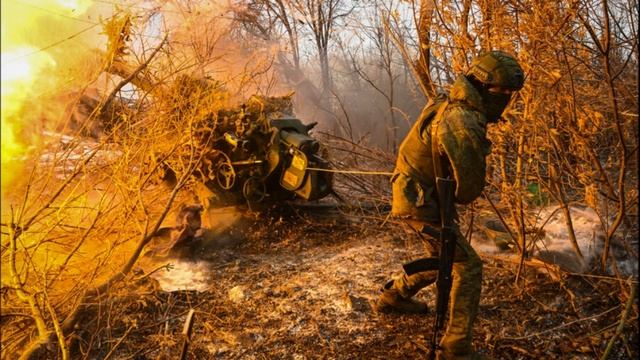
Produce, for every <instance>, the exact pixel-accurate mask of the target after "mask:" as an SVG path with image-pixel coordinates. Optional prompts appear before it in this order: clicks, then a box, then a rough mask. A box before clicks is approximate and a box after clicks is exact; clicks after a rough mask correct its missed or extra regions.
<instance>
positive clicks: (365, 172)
mask: <svg viewBox="0 0 640 360" xmlns="http://www.w3.org/2000/svg"><path fill="white" fill-rule="evenodd" d="M307 170H313V171H321V172H330V173H337V174H356V175H383V176H392V175H393V173H391V172H386V171H364V170H335V169H322V168H312V167H308V168H307Z"/></svg>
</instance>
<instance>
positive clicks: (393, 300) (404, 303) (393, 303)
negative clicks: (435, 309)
mask: <svg viewBox="0 0 640 360" xmlns="http://www.w3.org/2000/svg"><path fill="white" fill-rule="evenodd" d="M373 309H374V310H375V311H376V312H379V313H402V314H426V313H427V312H428V311H429V308H428V307H427V304H425V303H423V302H421V301H418V300H415V299H412V298H405V297H403V296H402V295H400V292H398V290H397V289H395V288H393V280H391V281H389V282H388V283H386V284H385V285H384V287H383V288H382V293H381V294H380V296H379V297H378V299H377V300H376V302H375V303H374V306H373Z"/></svg>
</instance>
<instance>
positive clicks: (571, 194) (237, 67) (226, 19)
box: [2, 0, 638, 356]
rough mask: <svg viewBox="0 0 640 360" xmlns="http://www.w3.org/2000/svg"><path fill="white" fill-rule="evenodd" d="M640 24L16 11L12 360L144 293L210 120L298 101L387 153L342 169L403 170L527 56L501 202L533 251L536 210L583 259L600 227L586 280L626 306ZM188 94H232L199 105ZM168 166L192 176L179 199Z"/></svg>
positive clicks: (408, 9)
mask: <svg viewBox="0 0 640 360" xmlns="http://www.w3.org/2000/svg"><path fill="white" fill-rule="evenodd" d="M15 14H20V16H14V15H15ZM637 24H638V2H637V1H634V0H629V1H623V0H616V1H607V0H601V1H590V0H574V1H528V0H523V1H512V0H477V1H476V0H462V1H428V0H425V1H378V0H369V1H347V0H254V1H241V0H239V1H217V2H212V1H180V0H176V1H129V2H124V1H123V2H117V1H103V0H95V1H89V0H87V1H84V0H78V1H62V0H59V1H57V0H46V1H40V2H35V1H28V0H7V1H3V2H2V265H3V266H2V299H3V315H2V329H3V340H2V341H3V347H2V351H3V355H5V354H13V353H14V352H18V351H23V350H24V349H27V351H26V353H33V352H37V351H41V347H42V346H43V344H45V345H46V346H53V345H52V344H55V343H57V344H58V345H57V346H59V350H60V354H62V355H63V356H64V355H65V354H68V351H69V349H68V348H67V344H66V342H65V341H62V340H60V339H65V338H67V337H68V335H69V334H70V333H71V332H72V330H73V329H74V326H77V323H78V321H79V318H81V315H82V314H84V313H85V312H86V311H88V309H89V308H90V306H89V305H87V304H89V303H100V301H101V299H103V298H104V297H105V296H112V294H110V292H107V290H108V289H114V288H116V284H119V283H126V282H127V281H132V280H131V276H132V275H131V272H132V270H133V269H134V268H135V266H136V263H137V261H138V258H139V256H140V254H141V253H142V252H143V249H144V248H145V246H146V245H147V244H148V243H149V242H150V241H152V238H153V235H154V234H155V233H156V231H157V230H158V229H159V228H160V227H161V225H162V224H163V222H164V221H165V218H166V217H167V214H169V213H170V212H171V211H172V209H173V208H174V207H175V203H176V202H177V201H178V200H179V199H181V197H185V196H186V195H184V194H185V193H186V192H187V190H188V189H190V188H192V187H193V186H194V185H193V182H192V179H191V175H192V173H193V171H194V170H195V169H196V168H197V166H198V164H199V161H200V160H202V156H203V155H202V153H201V152H200V151H199V150H198V149H197V147H193V146H191V147H185V144H187V145H188V144H193V141H194V140H193V137H192V136H191V131H190V130H191V129H194V128H197V127H198V126H199V125H201V123H199V121H200V119H201V118H202V116H203V114H206V113H207V112H211V111H215V110H218V109H223V108H225V107H229V106H234V105H237V104H240V103H242V102H243V101H246V100H247V98H248V97H249V96H251V95H252V94H261V95H265V96H283V95H285V94H289V93H290V92H292V91H293V92H295V93H294V95H293V100H294V104H295V113H296V115H297V116H298V117H299V118H301V119H303V120H304V121H305V122H307V123H308V122H312V121H318V122H319V123H320V125H319V131H318V133H317V134H318V136H321V137H322V138H323V139H325V140H326V141H328V142H330V141H339V142H342V144H343V145H345V146H348V147H349V148H350V149H351V150H352V152H354V154H358V151H359V150H358V149H363V148H366V149H375V151H374V153H375V154H376V157H375V158H373V159H369V160H367V159H366V158H363V157H360V158H358V156H356V155H354V156H353V158H348V156H345V157H344V158H336V162H337V163H340V164H349V165H353V166H356V167H360V168H363V167H365V168H366V167H371V166H378V170H384V169H381V168H380V167H383V168H385V169H386V170H391V169H392V167H393V161H394V159H395V155H396V153H397V149H398V146H399V143H400V142H401V140H402V138H403V136H404V135H405V134H406V133H407V131H408V129H409V128H410V127H411V125H412V123H413V121H414V120H415V118H416V117H417V115H418V114H419V113H420V111H421V109H422V107H423V106H424V105H425V103H426V102H427V101H428V100H429V99H431V98H433V97H434V96H435V95H436V94H437V93H439V92H446V91H447V89H448V87H449V86H450V84H451V83H452V82H453V81H454V80H455V78H456V77H457V76H458V74H460V73H463V72H464V71H465V70H466V69H467V68H468V66H469V63H470V61H471V59H472V58H473V57H474V56H476V55H477V54H479V53H480V52H481V51H482V50H486V49H499V50H503V51H506V52H509V53H512V54H515V55H516V57H517V58H518V61H519V62H520V64H521V65H522V67H523V69H524V71H525V74H526V81H525V87H524V88H523V89H522V90H521V91H519V92H518V93H517V94H516V96H515V98H514V99H513V101H512V102H511V104H510V106H509V107H508V110H507V111H506V113H505V115H504V120H505V121H503V122H501V123H500V124H497V125H495V126H492V127H491V129H490V134H489V136H490V140H491V141H492V143H493V152H492V154H491V155H490V157H489V161H488V164H489V173H488V182H489V186H488V188H487V190H486V191H485V194H489V195H488V196H487V197H489V198H492V199H494V201H495V202H496V203H498V204H499V205H500V206H501V208H504V209H505V210H506V211H505V217H506V218H507V222H508V223H509V224H510V228H511V232H512V233H511V236H512V237H513V238H514V239H515V241H516V242H517V244H519V245H518V248H519V249H521V248H525V249H526V248H527V246H528V245H527V244H529V243H530V242H531V241H532V240H531V239H532V238H533V239H534V240H533V242H535V234H533V233H532V228H533V227H534V226H533V225H532V224H533V222H534V221H533V220H532V215H530V214H531V212H532V211H534V210H535V209H537V208H539V207H540V206H543V205H549V204H554V205H557V211H558V212H559V213H561V214H562V216H563V217H562V218H563V221H564V224H565V225H566V229H567V237H568V239H567V241H568V242H569V244H570V246H571V248H572V249H573V251H574V252H575V255H576V256H577V257H578V258H580V259H583V258H585V254H583V253H582V252H583V251H584V250H583V249H581V248H580V246H579V245H578V239H576V236H575V231H574V229H573V222H572V212H571V208H572V206H581V207H588V208H590V209H592V210H593V211H595V213H596V214H597V217H598V219H599V222H600V224H599V226H600V227H601V230H602V236H601V237H599V238H598V239H596V240H597V242H596V243H595V245H594V246H596V247H597V248H598V251H597V254H598V256H597V257H596V258H593V259H590V263H589V264H587V265H588V267H589V269H590V272H592V273H593V274H599V275H602V276H613V277H615V278H617V279H624V280H625V281H622V280H621V281H619V282H618V283H616V286H618V287H619V288H618V292H617V295H618V296H619V297H620V301H621V302H622V303H625V302H626V300H627V299H629V298H633V296H634V295H633V294H634V291H635V290H634V289H635V285H634V284H636V283H637V275H636V276H635V277H633V279H632V280H629V281H626V279H627V278H628V276H629V275H628V274H627V273H626V272H624V271H621V270H620V268H619V266H618V262H617V260H616V257H614V256H612V253H613V252H614V250H615V251H617V252H618V253H622V254H623V255H622V257H626V258H632V259H633V258H637V257H638V253H637V248H636V247H637V237H638V218H637V216H638V190H637V186H638V177H637V174H638V28H637ZM185 76H186V77H188V78H193V79H205V80H204V81H207V82H212V83H214V84H215V85H212V87H204V88H202V89H208V90H202V89H200V90H198V91H199V92H198V93H197V94H195V95H194V94H187V95H185V94H184V93H181V92H180V89H179V87H176V86H175V84H176V83H177V82H179V81H178V80H179V79H181V78H183V77H185ZM176 104H178V105H176ZM178 107H179V108H180V109H181V111H182V112H181V116H180V117H176V116H167V114H171V113H172V111H174V110H175V109H176V108H178ZM142 128H144V132H141V131H139V129H142ZM87 139H90V140H87ZM116 144H117V145H116ZM154 153H170V154H176V153H180V154H181V156H182V157H180V158H181V159H186V160H184V161H183V162H181V163H179V164H176V165H175V166H176V167H177V170H178V171H177V174H178V179H177V182H176V184H175V186H174V187H173V188H172V189H171V190H169V191H166V190H164V189H160V188H158V187H157V186H155V185H154V182H153V181H152V180H153V176H154V175H153V174H154V172H155V170H157V168H158V167H159V166H160V165H159V164H158V162H157V161H156V160H157V159H150V157H149V154H154ZM354 159H355V160H354ZM374 195H377V196H378V198H379V199H378V200H379V201H381V202H388V199H389V194H388V191H384V190H379V193H376V194H374ZM527 239H529V241H530V242H529V243H528V242H527ZM520 253H522V254H524V253H525V252H524V251H520ZM89 260H90V261H89ZM88 261H89V262H88ZM86 264H91V266H86ZM636 269H637V264H636ZM636 271H637V270H636ZM634 279H635V280H634ZM110 291H111V290H110ZM113 291H115V290H113ZM636 315H637V307H636ZM8 329H11V330H8ZM15 329H18V330H19V331H18V330H16V331H14V330H15ZM24 329H29V330H28V331H24ZM7 331H8V332H7ZM5 335H6V336H5ZM56 339H57V340H56Z"/></svg>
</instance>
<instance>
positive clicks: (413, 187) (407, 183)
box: [391, 76, 491, 221]
mask: <svg viewBox="0 0 640 360" xmlns="http://www.w3.org/2000/svg"><path fill="white" fill-rule="evenodd" d="M442 106H445V108H444V109H441V108H440V107H442ZM434 107H435V108H436V110H438V111H437V113H436V114H435V118H433V119H430V118H429V115H433V108H434ZM483 111H484V108H483V105H482V98H481V97H480V94H479V93H478V92H477V91H476V89H475V88H474V87H473V85H471V83H470V82H469V81H468V80H467V78H466V77H465V76H460V77H458V79H457V80H456V81H455V83H454V84H453V86H452V87H451V91H450V93H449V100H448V101H441V102H439V103H438V102H437V101H436V104H429V105H427V107H426V108H425V110H424V111H423V112H422V115H421V116H420V117H419V118H418V121H416V123H415V124H414V126H413V127H412V128H411V130H410V131H409V133H408V134H407V136H406V138H405V139H404V141H403V142H402V144H401V145H400V149H399V151H398V160H397V162H396V168H395V171H394V176H393V177H392V179H391V181H392V183H393V186H392V187H393V203H392V214H393V215H396V216H400V217H410V218H415V219H420V220H426V221H437V220H438V219H439V218H440V213H439V209H438V205H437V203H436V202H435V200H434V197H435V194H436V192H435V175H434V173H433V159H432V154H431V135H430V132H431V125H432V124H434V123H436V122H437V123H439V124H440V125H439V126H438V137H439V139H438V140H439V143H440V146H441V148H442V149H441V151H442V152H443V153H445V154H446V155H447V158H448V159H449V162H450V164H451V168H452V170H453V175H454V178H455V180H456V192H455V198H456V202H457V203H460V204H468V203H470V202H472V201H473V200H475V199H476V198H477V197H478V196H480V194H481V193H482V189H483V188H484V185H485V172H486V163H485V157H486V156H487V155H488V154H489V153H490V152H491V142H490V141H489V140H488V139H487V137H486V127H487V120H486V118H485V117H484V115H483V113H482V112H483ZM432 117H433V116H432ZM396 183H398V184H396Z"/></svg>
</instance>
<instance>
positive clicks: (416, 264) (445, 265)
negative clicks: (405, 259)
mask: <svg viewBox="0 0 640 360" xmlns="http://www.w3.org/2000/svg"><path fill="white" fill-rule="evenodd" d="M436 181H437V182H438V186H437V187H438V198H439V200H440V204H441V205H440V213H441V219H440V220H441V229H440V230H436V229H434V228H432V227H430V226H428V225H423V227H422V229H420V232H422V233H425V234H427V235H430V236H433V237H435V238H437V239H439V240H440V256H439V257H428V258H422V259H417V260H414V261H412V262H410V263H407V264H404V265H402V267H403V269H404V272H405V273H406V274H407V275H413V274H415V273H418V272H422V271H429V270H438V278H437V280H436V288H437V298H436V317H435V321H434V325H433V335H432V337H431V343H430V349H431V352H430V353H429V357H428V358H429V359H430V360H432V359H434V358H435V350H436V349H437V346H438V334H439V332H440V331H441V330H442V329H443V327H444V319H445V317H446V314H447V308H448V306H449V296H450V294H451V284H452V278H451V272H452V270H453V258H454V255H455V249H456V236H455V232H454V220H453V219H454V211H455V208H454V205H453V196H454V190H455V181H454V180H451V179H444V178H437V179H436Z"/></svg>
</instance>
